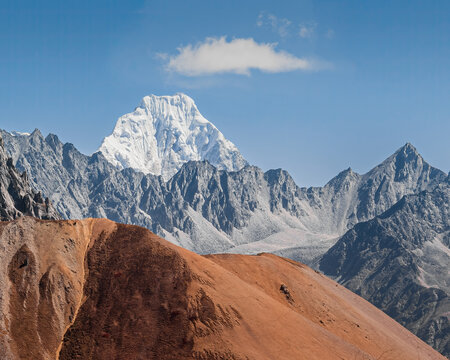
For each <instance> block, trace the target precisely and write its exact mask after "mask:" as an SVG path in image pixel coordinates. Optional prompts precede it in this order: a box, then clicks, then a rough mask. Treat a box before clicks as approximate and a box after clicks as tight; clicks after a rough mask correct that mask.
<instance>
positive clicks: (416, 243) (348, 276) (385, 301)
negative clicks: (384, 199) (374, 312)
mask: <svg viewBox="0 0 450 360" xmlns="http://www.w3.org/2000/svg"><path fill="white" fill-rule="evenodd" d="M449 204H450V185H449V182H448V178H447V180H446V181H444V182H443V183H441V184H440V185H438V186H436V188H435V189H434V190H432V191H423V192H421V193H419V194H417V195H408V196H405V197H404V198H403V199H401V200H400V201H399V202H398V203H397V204H395V205H394V206H393V207H391V208H390V209H389V210H388V211H386V212H385V213H383V214H382V215H380V216H378V217H376V218H375V219H373V220H370V221H368V222H364V223H360V224H358V225H356V226H355V227H354V228H353V229H351V230H350V231H348V232H347V233H346V234H345V235H344V236H343V237H342V238H341V239H340V240H339V241H338V242H337V243H336V245H334V246H333V247H332V248H331V249H330V250H329V251H328V252H327V253H326V254H325V255H324V257H323V258H322V260H321V262H320V269H321V270H323V271H324V273H325V274H327V275H329V276H332V277H333V278H335V279H336V280H337V281H338V282H339V283H341V284H343V285H344V286H346V287H347V288H349V289H350V290H352V291H354V292H356V293H357V294H359V295H360V296H362V297H363V298H365V299H367V300H368V301H370V302H371V303H372V304H374V305H376V306H377V307H378V308H380V309H382V310H383V311H385V312H386V313H387V314H388V315H390V316H392V317H393V318H394V319H396V320H397V321H398V322H400V323H401V324H403V325H404V326H405V327H406V328H408V329H410V330H411V331H412V332H413V333H415V334H416V335H417V336H419V337H420V338H421V339H423V340H425V341H426V342H428V343H429V344H430V345H432V346H433V347H434V348H436V349H438V350H439V351H441V352H442V353H443V354H444V355H446V356H450V321H449V320H450V319H449V314H450V298H449V294H450V283H449V273H448V271H449V268H450V246H449V245H450V222H449V219H450V218H449V213H450V211H449Z"/></svg>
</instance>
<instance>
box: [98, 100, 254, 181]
mask: <svg viewBox="0 0 450 360" xmlns="http://www.w3.org/2000/svg"><path fill="white" fill-rule="evenodd" d="M99 151H101V152H102V153H103V155H104V156H105V158H106V159H107V160H108V161H109V162H111V163H112V164H113V165H115V166H117V167H118V168H119V169H123V168H128V167H130V168H133V169H135V170H138V171H142V172H143V173H145V174H148V173H150V174H154V175H162V176H163V178H164V179H165V180H167V179H169V178H170V177H171V176H172V175H174V174H175V173H176V172H177V171H178V170H179V169H180V168H181V166H182V164H183V163H185V162H187V161H191V160H195V161H198V160H208V161H209V162H210V163H211V164H213V165H214V166H216V167H217V168H219V169H224V170H229V171H236V170H240V169H241V168H243V167H244V166H245V165H246V164H247V162H246V161H245V159H244V158H243V157H242V155H241V154H240V152H239V150H238V149H237V148H236V146H235V145H234V144H233V143H232V142H231V141H229V140H228V139H226V138H225V137H224V136H223V134H222V133H221V132H220V131H219V130H218V129H217V128H216V127H215V126H214V125H213V124H212V123H211V122H209V121H208V120H206V119H205V118H204V117H203V116H202V114H201V113H200V112H199V110H198V108H197V106H196V105H195V103H194V100H192V99H191V98H190V97H189V96H187V95H185V94H181V93H179V94H176V95H174V96H156V95H149V96H145V97H144V98H143V99H142V101H141V103H140V105H139V106H138V107H136V109H135V110H134V112H132V113H129V114H126V115H124V116H122V117H120V118H119V120H118V121H117V123H116V126H115V128H114V130H113V133H112V134H111V135H109V136H107V137H106V138H105V139H104V140H103V143H102V144H101V146H100V148H99Z"/></svg>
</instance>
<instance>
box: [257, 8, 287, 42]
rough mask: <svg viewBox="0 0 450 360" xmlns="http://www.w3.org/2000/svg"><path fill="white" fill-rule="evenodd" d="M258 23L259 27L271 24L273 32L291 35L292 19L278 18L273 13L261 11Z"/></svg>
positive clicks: (283, 35) (282, 35) (284, 35)
mask: <svg viewBox="0 0 450 360" xmlns="http://www.w3.org/2000/svg"><path fill="white" fill-rule="evenodd" d="M256 25H258V26H259V27H262V26H265V25H269V26H270V27H271V28H272V31H273V32H276V33H278V35H280V36H281V37H286V36H288V35H289V27H290V25H291V21H290V20H288V19H285V18H278V17H276V16H275V15H273V14H267V13H265V12H261V13H260V14H259V16H258V20H257V22H256Z"/></svg>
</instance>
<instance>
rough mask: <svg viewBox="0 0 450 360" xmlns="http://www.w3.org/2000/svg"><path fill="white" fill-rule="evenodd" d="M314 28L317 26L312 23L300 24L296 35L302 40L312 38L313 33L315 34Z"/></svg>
mask: <svg viewBox="0 0 450 360" xmlns="http://www.w3.org/2000/svg"><path fill="white" fill-rule="evenodd" d="M316 27H317V24H316V23H314V22H313V23H304V24H300V30H299V32H298V35H299V36H300V37H301V38H304V39H306V38H308V39H309V38H312V37H313V35H314V33H315V31H316Z"/></svg>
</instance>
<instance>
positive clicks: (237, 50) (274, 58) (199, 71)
mask: <svg viewBox="0 0 450 360" xmlns="http://www.w3.org/2000/svg"><path fill="white" fill-rule="evenodd" d="M168 59H169V61H168V62H167V64H166V69H167V70H169V71H173V72H177V73H179V74H182V75H186V76H201V75H212V74H220V73H235V74H244V75H250V71H251V70H252V69H257V70H260V71H264V72H269V73H278V72H287V71H294V70H317V69H319V68H322V67H323V65H324V64H323V63H322V64H320V65H319V63H318V62H317V61H313V60H308V59H302V58H298V57H296V56H294V55H292V54H289V53H288V52H286V51H282V50H276V44H270V43H257V42H256V41H255V40H253V39H252V38H249V39H233V40H231V41H227V39H226V37H221V38H207V39H206V40H205V41H204V42H200V43H198V44H196V45H187V46H185V47H180V48H178V54H177V55H174V56H169V57H168Z"/></svg>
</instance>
